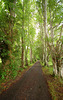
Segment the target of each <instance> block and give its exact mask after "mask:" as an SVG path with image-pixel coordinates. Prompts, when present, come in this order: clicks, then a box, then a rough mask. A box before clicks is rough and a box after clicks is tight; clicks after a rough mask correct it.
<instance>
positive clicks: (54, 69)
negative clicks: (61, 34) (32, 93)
mask: <svg viewBox="0 0 63 100" xmlns="http://www.w3.org/2000/svg"><path fill="white" fill-rule="evenodd" d="M53 75H54V76H55V75H57V63H56V59H53Z"/></svg>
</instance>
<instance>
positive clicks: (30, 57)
mask: <svg viewBox="0 0 63 100" xmlns="http://www.w3.org/2000/svg"><path fill="white" fill-rule="evenodd" d="M30 63H32V48H30Z"/></svg>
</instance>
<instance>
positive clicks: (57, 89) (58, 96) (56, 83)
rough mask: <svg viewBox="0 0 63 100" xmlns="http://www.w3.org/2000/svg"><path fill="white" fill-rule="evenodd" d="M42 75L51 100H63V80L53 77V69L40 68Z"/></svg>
mask: <svg viewBox="0 0 63 100" xmlns="http://www.w3.org/2000/svg"><path fill="white" fill-rule="evenodd" d="M42 70H43V73H44V75H45V78H46V80H47V83H48V87H49V92H50V94H51V96H52V100H62V99H63V92H62V91H63V80H62V78H59V77H58V76H55V77H53V75H52V73H53V67H47V66H45V67H42Z"/></svg>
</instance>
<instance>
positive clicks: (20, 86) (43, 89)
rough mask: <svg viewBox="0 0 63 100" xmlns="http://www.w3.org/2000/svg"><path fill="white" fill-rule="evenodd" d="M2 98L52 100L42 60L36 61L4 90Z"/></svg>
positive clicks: (5, 99)
mask: <svg viewBox="0 0 63 100" xmlns="http://www.w3.org/2000/svg"><path fill="white" fill-rule="evenodd" d="M0 100H52V99H51V97H50V94H49V92H48V86H47V84H46V82H45V79H44V76H43V74H42V67H41V65H40V62H39V61H38V62H36V63H35V64H34V65H33V66H32V67H31V68H30V69H29V70H28V71H27V72H26V73H25V74H24V75H23V76H22V77H21V78H20V79H19V80H18V81H17V82H16V83H14V84H13V85H12V86H11V87H10V88H9V89H8V90H6V91H4V92H3V93H2V94H1V95H0Z"/></svg>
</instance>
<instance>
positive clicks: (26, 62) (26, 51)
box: [25, 47, 28, 66]
mask: <svg viewBox="0 0 63 100" xmlns="http://www.w3.org/2000/svg"><path fill="white" fill-rule="evenodd" d="M27 53H28V47H27V48H26V50H25V65H26V66H28V59H27Z"/></svg>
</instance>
